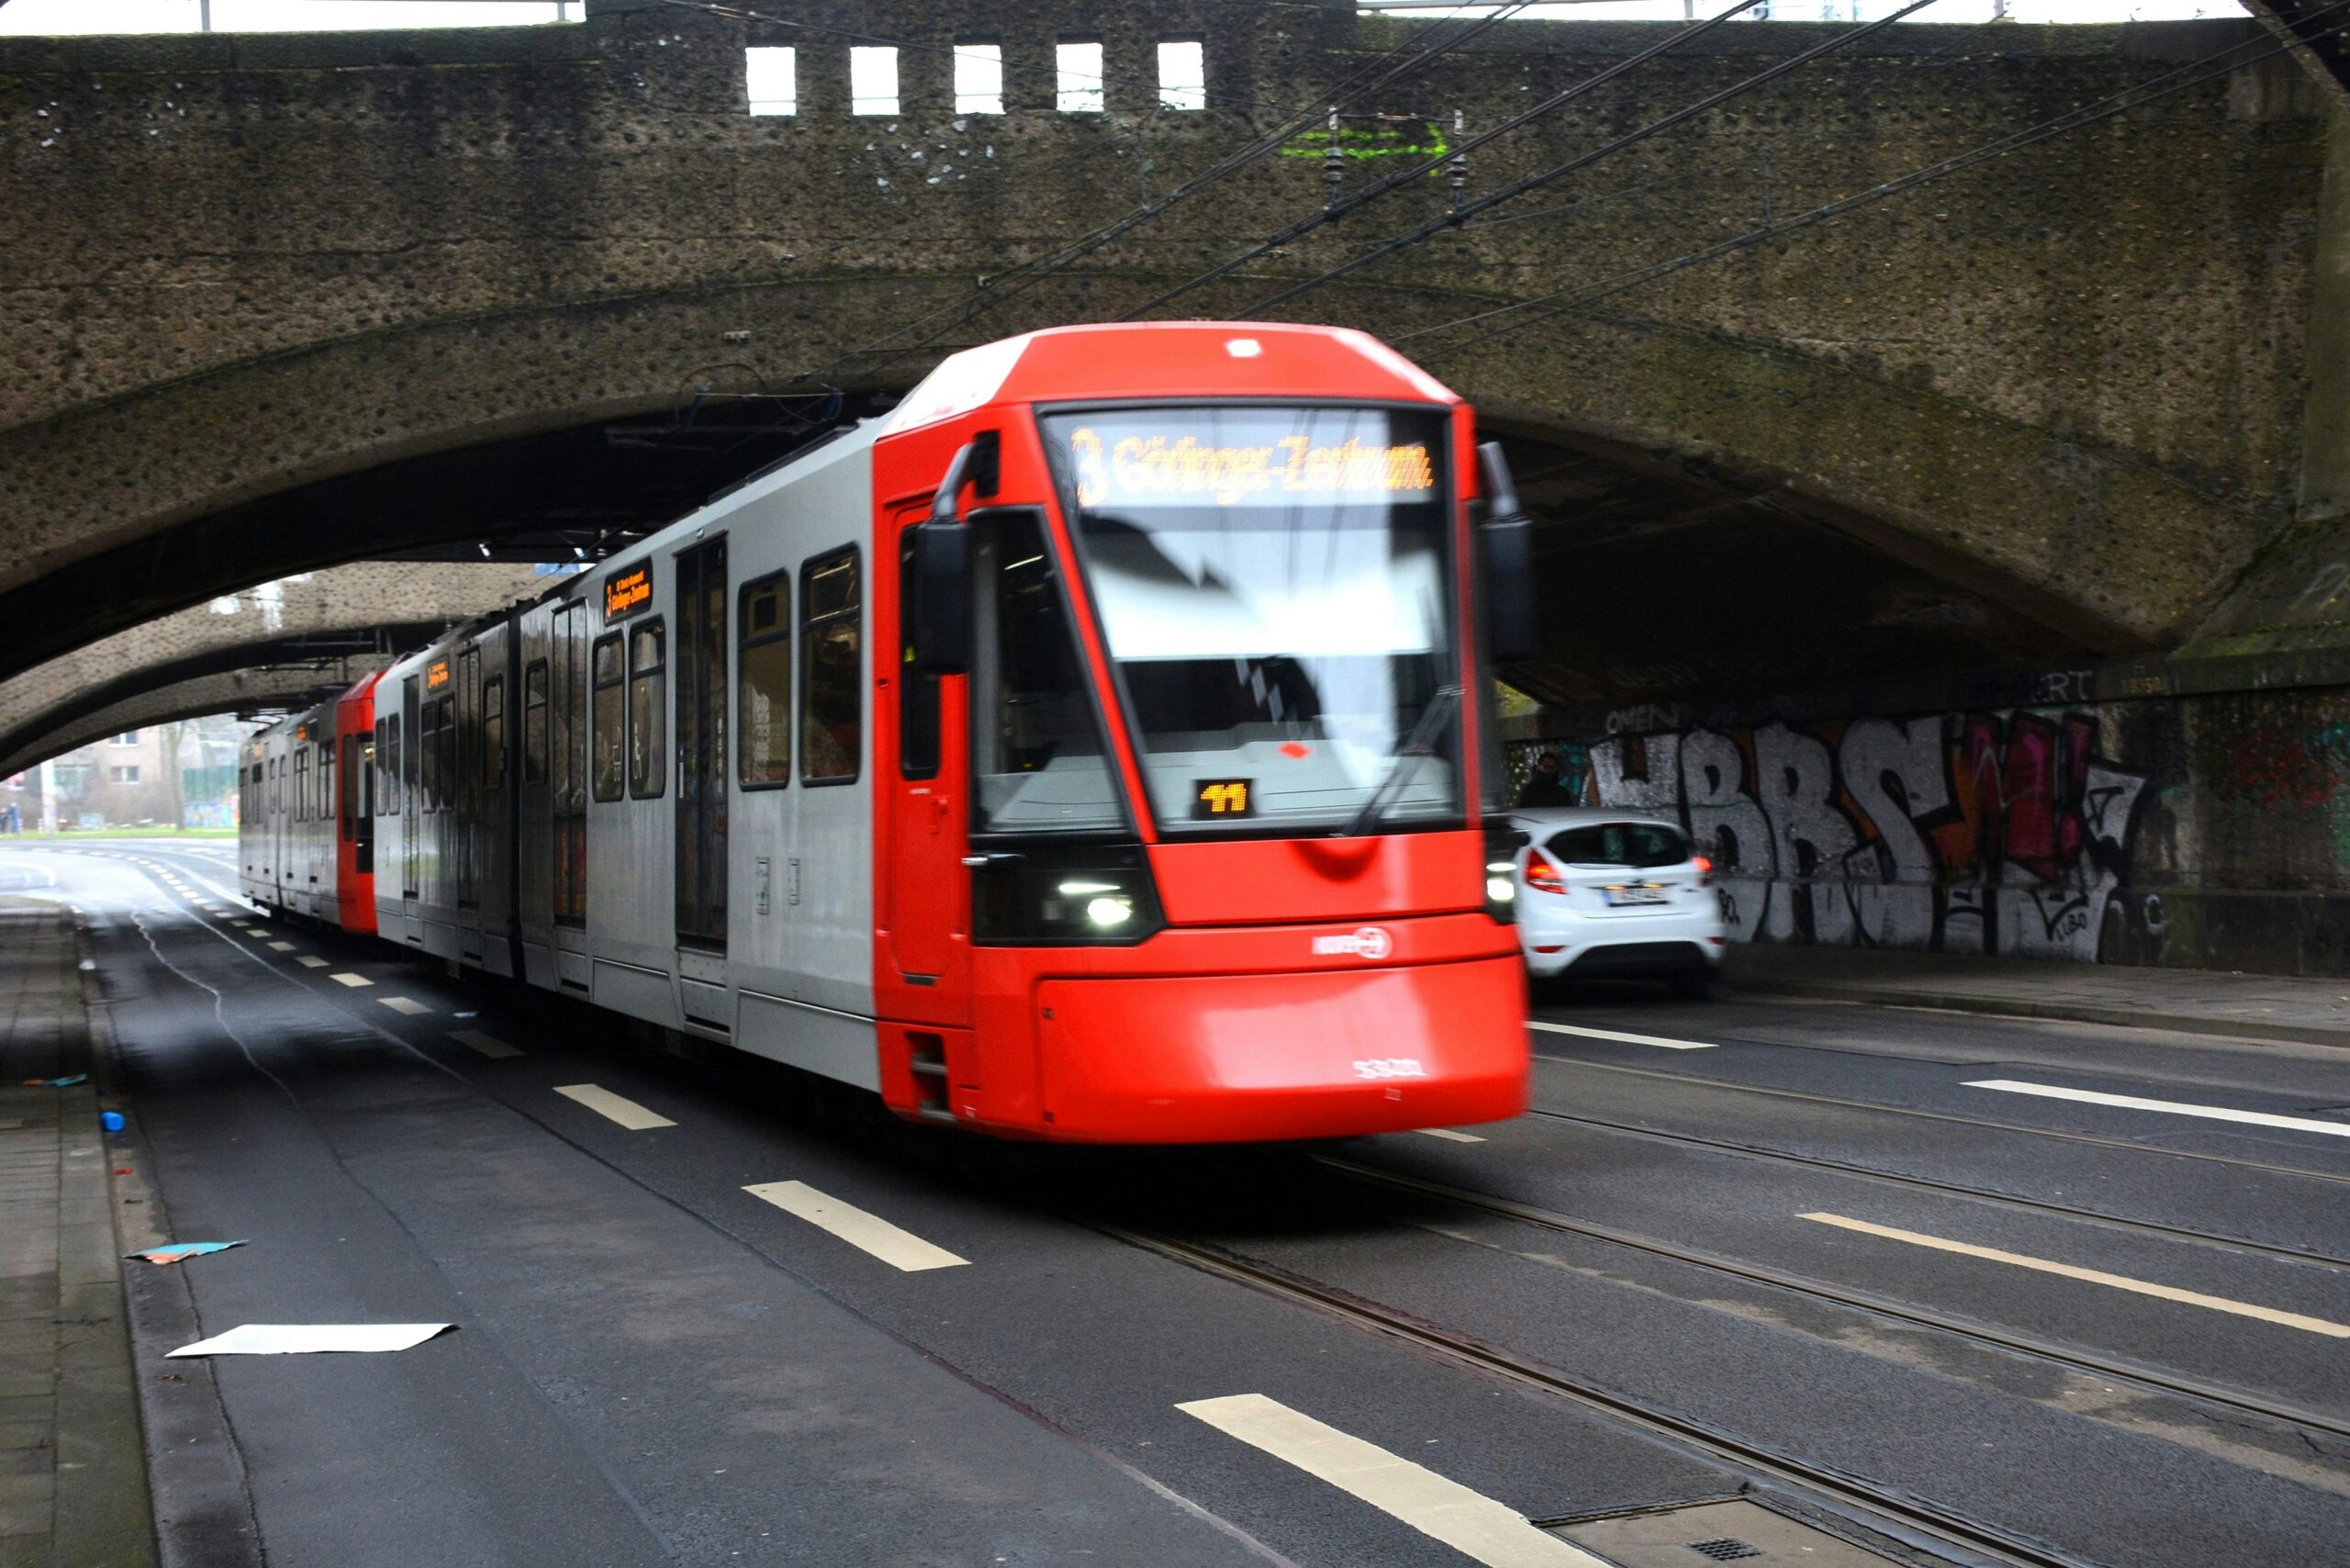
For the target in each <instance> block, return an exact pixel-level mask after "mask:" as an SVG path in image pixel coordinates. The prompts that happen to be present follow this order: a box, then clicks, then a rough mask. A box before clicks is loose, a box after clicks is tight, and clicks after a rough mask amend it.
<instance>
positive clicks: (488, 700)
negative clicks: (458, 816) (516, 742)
mask: <svg viewBox="0 0 2350 1568" xmlns="http://www.w3.org/2000/svg"><path fill="white" fill-rule="evenodd" d="M481 781H482V783H483V784H484V785H486V786H487V787H489V788H491V789H495V788H497V787H498V785H500V784H502V783H504V782H505V781H506V678H505V677H504V676H502V675H493V676H491V677H490V678H488V679H487V680H485V681H483V682H482V683H481Z"/></svg>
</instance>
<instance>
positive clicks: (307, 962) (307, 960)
mask: <svg viewBox="0 0 2350 1568" xmlns="http://www.w3.org/2000/svg"><path fill="white" fill-rule="evenodd" d="M294 961H295V962H296V963H297V964H299V965H301V966H302V967H303V968H304V969H325V968H326V967H327V961H326V960H325V959H324V958H314V957H312V956H311V955H310V954H308V953H304V954H302V955H300V956H299V957H297V958H296V959H295V960H294Z"/></svg>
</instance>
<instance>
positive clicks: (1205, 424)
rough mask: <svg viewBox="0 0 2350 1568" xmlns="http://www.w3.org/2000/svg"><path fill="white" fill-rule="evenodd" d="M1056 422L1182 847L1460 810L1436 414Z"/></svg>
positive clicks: (1312, 413)
mask: <svg viewBox="0 0 2350 1568" xmlns="http://www.w3.org/2000/svg"><path fill="white" fill-rule="evenodd" d="M1044 425H1045V430H1046V440H1047V443H1048V445H1049V447H1050V448H1051V451H1052V453H1053V455H1054V458H1055V460H1056V462H1057V465H1058V466H1059V470H1060V476H1061V480H1062V483H1063V486H1064V504H1065V506H1066V507H1067V510H1069V515H1070V516H1071V517H1073V518H1074V519H1075V521H1076V526H1075V530H1074V532H1075V533H1076V536H1077V540H1078V543H1079V554H1080V555H1081V556H1082V557H1083V563H1082V564H1083V569H1084V573H1085V576H1086V579H1087V583H1088V585H1089V587H1090V588H1091V599H1092V603H1093V607H1094V610H1095V613H1096V614H1097V615H1098V616H1099V618H1100V621H1101V625H1102V635H1103V638H1104V640H1105V642H1106V643H1107V644H1108V649H1109V654H1110V657H1111V660H1112V662H1113V664H1114V665H1115V666H1116V672H1117V677H1118V685H1119V687H1120V689H1121V692H1122V696H1123V700H1124V704H1125V709H1126V712H1127V715H1128V720H1129V722H1130V723H1131V724H1132V726H1133V728H1134V732H1135V740H1136V753H1137V755H1138V756H1139V759H1140V761H1141V764H1142V768H1143V774H1144V778H1145V782H1146V785H1147V790H1148V792H1149V796H1150V805H1151V810H1152V812H1154V814H1155V815H1156V816H1157V818H1158V824H1159V827H1160V830H1161V831H1162V832H1163V833H1165V834H1169V835H1181V834H1230V833H1287V834H1326V833H1342V832H1348V831H1352V832H1358V833H1360V832H1368V831H1377V830H1380V829H1387V830H1393V829H1396V828H1403V827H1425V826H1435V825H1439V824H1442V823H1450V822H1457V821H1459V820H1460V816H1461V814H1462V807H1461V791H1460V761H1459V758H1460V746H1459V743H1458V737H1459V734H1460V722H1459V703H1458V701H1457V698H1458V696H1459V690H1458V681H1459V675H1458V670H1459V655H1458V654H1457V652H1456V648H1457V646H1458V644H1457V641H1456V636H1455V623H1456V621H1457V616H1456V614H1455V612H1454V606H1455V604H1456V602H1457V599H1456V596H1455V593H1454V591H1453V588H1452V580H1453V579H1452V552H1451V548H1450V534H1449V530H1448V529H1447V527H1446V504H1445V497H1446V494H1447V491H1448V486H1447V484H1446V457H1445V454H1446V443H1445V416H1444V415H1443V414H1442V413H1441V412H1440V411H1437V410H1430V411H1428V412H1427V413H1420V412H1416V411H1412V410H1407V409H1394V408H1337V407H1325V408H1269V407H1264V406H1261V405H1259V406H1225V407H1210V408H1181V407H1150V408H1129V409H1113V410H1112V409H1105V410H1099V411H1094V412H1089V413H1072V414H1054V415H1049V416H1047V417H1046V419H1045V420H1044Z"/></svg>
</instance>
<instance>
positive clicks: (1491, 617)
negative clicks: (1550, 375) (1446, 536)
mask: <svg viewBox="0 0 2350 1568" xmlns="http://www.w3.org/2000/svg"><path fill="white" fill-rule="evenodd" d="M1477 461H1478V465H1479V467H1480V468H1481V469H1482V471H1483V475H1484V480H1485V516H1484V521H1482V522H1480V523H1479V524H1478V525H1477V575H1478V577H1479V582H1478V587H1479V588H1480V589H1482V590H1483V598H1484V602H1485V647H1486V651H1487V653H1488V654H1489V655H1490V656H1491V657H1492V659H1493V661H1494V663H1495V664H1499V665H1511V664H1523V663H1525V662H1526V661H1527V660H1528V659H1531V658H1534V657H1535V656H1537V655H1539V654H1540V653H1541V651H1542V644H1541V640H1540V638H1539V636H1538V635H1537V634H1536V631H1535V626H1534V520H1533V519H1532V518H1529V517H1527V515H1526V513H1525V511H1524V510H1522V509H1521V508H1520V507H1519V506H1518V504H1517V485H1516V481H1514V480H1513V479H1511V477H1510V475H1509V464H1508V462H1507V461H1506V460H1505V459H1504V457H1503V456H1502V447H1501V442H1497V441H1489V442H1483V444H1482V445H1480V446H1479V447H1478V448H1477Z"/></svg>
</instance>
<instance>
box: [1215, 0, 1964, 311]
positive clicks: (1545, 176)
mask: <svg viewBox="0 0 2350 1568" xmlns="http://www.w3.org/2000/svg"><path fill="white" fill-rule="evenodd" d="M1933 3H1934V0H1908V5H1905V6H1902V7H1901V8H1900V9H1898V10H1897V11H1893V12H1891V13H1889V14H1887V15H1886V16H1883V17H1878V18H1877V19H1876V20H1875V21H1874V22H1869V23H1866V24H1864V25H1863V26H1861V27H1857V28H1849V29H1847V30H1846V31H1844V32H1841V33H1839V34H1838V35H1837V36H1836V37H1834V38H1832V39H1825V40H1823V41H1821V42H1819V43H1817V44H1814V45H1813V46H1812V47H1811V48H1809V49H1807V50H1802V51H1801V52H1799V53H1796V54H1792V55H1789V56H1788V57H1787V58H1786V59H1785V60H1783V61H1780V62H1778V63H1777V64H1775V65H1771V66H1766V67H1764V68H1763V69H1762V70H1761V71H1758V72H1756V73H1753V74H1752V75H1751V76H1748V77H1745V78H1743V79H1742V80H1740V81H1738V82H1734V83H1732V84H1730V85H1729V86H1727V87H1724V88H1722V89H1721V90H1720V91H1719V92H1716V93H1708V94H1707V95H1706V96H1704V97H1702V98H1700V99H1698V100H1697V101H1696V102H1695V103H1694V104H1688V105H1684V106H1682V107H1680V108H1677V109H1675V110H1673V112H1672V113H1671V114H1669V115H1666V116H1665V117H1663V118H1662V119H1655V120H1651V121H1650V122H1649V123H1648V124H1646V125H1644V126H1642V127H1640V128H1639V129H1638V130H1632V131H1627V132H1626V133H1625V134H1623V135H1622V136H1619V137H1617V139H1616V140H1613V141H1610V142H1606V143H1605V144H1603V145H1601V146H1598V147H1595V148H1593V149H1592V150H1591V151H1588V152H1583V153H1580V154H1578V155H1577V156H1575V157H1572V158H1570V159H1568V160H1567V161H1566V162H1563V163H1560V164H1557V165H1555V166H1553V167H1551V168H1549V169H1545V170H1543V171H1541V172H1540V173H1539V174H1527V175H1524V176H1523V177H1521V178H1518V179H1516V180H1512V181H1511V182H1510V183H1509V184H1508V185H1504V186H1503V187H1502V188H1501V189H1499V190H1497V191H1493V192H1491V193H1489V194H1487V195H1485V196H1479V197H1478V198H1477V199H1476V200H1475V201H1472V202H1470V203H1468V204H1467V205H1466V206H1463V207H1459V208H1457V209H1456V210H1454V211H1451V212H1448V213H1446V214H1444V215H1443V216H1442V217H1440V218H1430V219H1429V220H1428V221H1427V222H1425V223H1422V224H1420V225H1419V226H1418V227H1416V228H1414V229H1410V230H1405V231H1404V233H1401V234H1398V235H1396V236H1394V237H1393V238H1392V239H1389V240H1386V241H1382V242H1381V243H1380V244H1378V245H1375V246H1373V247H1372V248H1371V250H1369V251H1366V252H1363V253H1362V254H1360V255H1359V256H1355V257H1353V258H1352V259H1350V260H1348V261H1345V262H1341V263H1338V264H1337V266H1335V267H1332V268H1331V269H1330V270H1329V271H1327V272H1325V273H1322V274H1319V275H1318V276H1315V277H1310V278H1307V279H1305V280H1304V282H1302V283H1293V284H1291V285H1290V286H1288V287H1286V288H1282V289H1278V290H1276V291H1274V292H1273V293H1271V294H1269V295H1267V296H1266V297H1264V298H1262V299H1259V301H1257V302H1256V303H1255V304H1254V305H1252V306H1250V307H1248V310H1247V311H1246V312H1245V313H1246V314H1248V315H1251V316H1254V315H1258V314H1260V313H1262V312H1263V311H1266V310H1269V309H1270V308H1272V307H1274V306H1276V305H1279V304H1281V303H1283V302H1285V301H1287V300H1291V299H1294V298H1295V297H1298V296H1299V295H1301V294H1304V293H1307V292H1309V291H1311V290H1313V289H1316V288H1319V287H1321V286H1323V285H1324V284H1326V283H1330V282H1333V281H1334V280H1336V279H1338V278H1341V277H1344V276H1346V275H1347V274H1348V273H1351V272H1354V271H1356V270H1357V269H1358V268H1361V267H1367V266H1369V265H1370V264H1371V263H1373V262H1376V261H1379V260H1380V259H1382V257H1386V256H1392V255H1393V254H1394V253H1395V252H1398V251H1403V250H1408V249H1409V248H1410V247H1412V246H1414V245H1417V244H1420V243H1421V242H1423V241H1427V240H1428V239H1429V238H1431V237H1432V236H1435V235H1438V234H1441V233H1443V232H1444V231H1445V230H1448V229H1457V228H1460V226H1462V225H1463V224H1466V223H1469V222H1471V221H1472V220H1473V219H1474V218H1476V216H1477V215H1478V214H1479V213H1481V212H1488V211H1491V210H1492V209H1493V208H1494V207H1499V206H1501V205H1502V204H1503V203H1504V202H1507V201H1515V200H1516V199H1517V198H1518V197H1519V196H1524V195H1525V194H1526V193H1527V192H1528V191H1531V190H1539V189H1540V188H1541V187H1542V186H1544V185H1551V184H1554V183H1556V182H1557V181H1560V180H1563V179H1565V178H1566V177H1567V176H1568V175H1569V174H1574V173H1576V172H1577V171H1578V170H1582V169H1587V168H1589V167H1591V165H1593V164H1594V163H1596V162H1599V161H1600V160H1602V159H1604V158H1612V157H1614V156H1615V155H1616V154H1617V153H1618V152H1623V151H1628V150H1629V149H1631V148H1634V147H1637V146H1639V144H1640V143H1641V142H1644V141H1647V140H1650V139H1651V138H1653V137H1658V136H1662V135H1663V134H1664V133H1665V132H1666V131H1668V130H1671V129H1673V127H1675V126H1678V125H1684V124H1686V123H1688V122H1689V121H1690V120H1693V119H1695V118H1697V117H1698V116H1700V115H1704V114H1708V113H1711V112H1712V111H1713V110H1715V109H1718V108H1719V107H1721V106H1722V105H1724V104H1726V103H1729V101H1730V100H1732V99H1734V98H1739V97H1743V96H1744V95H1747V94H1749V93H1751V92H1755V91H1758V90H1759V89H1761V88H1762V87H1765V86H1768V85H1769V84H1771V83H1773V82H1775V81H1777V80H1778V79H1779V78H1780V77H1782V76H1785V75H1786V74H1788V73H1791V72H1795V71H1799V70H1801V69H1802V68H1803V67H1805V66H1807V65H1808V64H1810V63H1811V62H1813V61H1815V60H1818V59H1819V58H1820V57H1821V56H1822V55H1826V54H1832V53H1834V52H1835V51H1836V50H1840V49H1846V48H1849V47H1850V46H1852V45H1853V44H1856V43H1858V42H1860V41H1861V40H1862V39H1864V38H1868V37H1869V36H1871V35H1872V34H1874V33H1878V32H1882V31H1883V30H1884V29H1885V28H1889V27H1892V26H1893V25H1894V24H1895V23H1897V22H1898V21H1900V20H1902V19H1903V18H1904V17H1909V16H1912V15H1914V14H1915V13H1917V12H1919V11H1922V10H1924V9H1925V8H1926V7H1927V6H1930V5H1932V4H1933Z"/></svg>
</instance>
